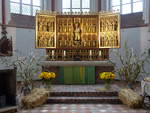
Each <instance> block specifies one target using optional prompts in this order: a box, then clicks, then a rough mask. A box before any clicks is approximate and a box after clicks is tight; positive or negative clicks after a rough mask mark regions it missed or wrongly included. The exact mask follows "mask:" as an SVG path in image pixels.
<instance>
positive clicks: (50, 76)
mask: <svg viewBox="0 0 150 113" xmlns="http://www.w3.org/2000/svg"><path fill="white" fill-rule="evenodd" d="M55 77H56V74H55V73H54V72H42V73H41V74H40V75H39V78H41V79H45V80H50V79H54V78H55Z"/></svg>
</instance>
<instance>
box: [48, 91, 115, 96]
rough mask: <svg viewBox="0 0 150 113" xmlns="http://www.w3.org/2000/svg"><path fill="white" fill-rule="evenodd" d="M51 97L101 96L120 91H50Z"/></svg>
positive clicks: (111, 94) (112, 94)
mask: <svg viewBox="0 0 150 113" xmlns="http://www.w3.org/2000/svg"><path fill="white" fill-rule="evenodd" d="M49 94H50V97H59V96H65V97H70V96H71V97H101V96H109V97H110V96H118V92H50V93H49Z"/></svg>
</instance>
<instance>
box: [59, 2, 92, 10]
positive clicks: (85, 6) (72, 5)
mask: <svg viewBox="0 0 150 113" xmlns="http://www.w3.org/2000/svg"><path fill="white" fill-rule="evenodd" d="M62 11H63V12H89V11H90V0H62Z"/></svg>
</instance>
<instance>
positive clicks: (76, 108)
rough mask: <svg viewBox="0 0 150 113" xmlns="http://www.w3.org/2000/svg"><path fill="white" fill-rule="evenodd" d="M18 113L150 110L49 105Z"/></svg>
mask: <svg viewBox="0 0 150 113" xmlns="http://www.w3.org/2000/svg"><path fill="white" fill-rule="evenodd" d="M18 113H150V110H149V111H148V110H143V109H136V110H135V109H129V108H128V107H127V106H125V105H110V104H52V105H50V104H49V105H43V106H42V107H37V108H35V109H32V110H23V111H20V112H18Z"/></svg>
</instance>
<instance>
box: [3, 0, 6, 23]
mask: <svg viewBox="0 0 150 113" xmlns="http://www.w3.org/2000/svg"><path fill="white" fill-rule="evenodd" d="M2 24H3V25H5V24H6V11H5V0H2Z"/></svg>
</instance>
